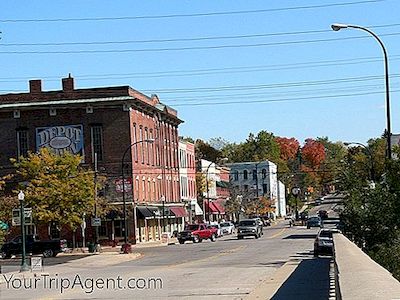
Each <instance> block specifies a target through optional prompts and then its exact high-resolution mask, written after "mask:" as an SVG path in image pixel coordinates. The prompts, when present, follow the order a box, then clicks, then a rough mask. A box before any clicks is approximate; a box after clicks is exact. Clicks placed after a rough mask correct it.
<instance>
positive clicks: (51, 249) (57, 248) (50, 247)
mask: <svg viewBox="0 0 400 300" xmlns="http://www.w3.org/2000/svg"><path fill="white" fill-rule="evenodd" d="M65 248H66V241H65V240H59V239H54V240H47V241H41V240H40V239H39V238H38V237H37V236H36V235H27V236H26V241H25V249H26V253H32V254H42V255H43V257H51V256H53V257H55V256H57V254H58V253H60V252H63V251H64V250H65ZM21 253H22V237H21V236H17V237H15V238H14V239H12V240H11V241H9V242H7V243H5V244H3V246H2V247H1V257H2V258H10V257H11V256H12V255H19V254H21Z"/></svg>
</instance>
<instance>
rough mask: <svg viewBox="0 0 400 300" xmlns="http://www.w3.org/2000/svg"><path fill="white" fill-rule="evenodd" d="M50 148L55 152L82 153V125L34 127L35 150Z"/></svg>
mask: <svg viewBox="0 0 400 300" xmlns="http://www.w3.org/2000/svg"><path fill="white" fill-rule="evenodd" d="M43 147H46V148H50V149H52V150H53V151H54V152H55V153H57V154H62V153H64V152H65V151H69V152H71V153H72V154H79V155H81V156H83V155H84V153H83V126H82V125H64V126H53V127H39V128H36V150H39V149H40V148H43Z"/></svg>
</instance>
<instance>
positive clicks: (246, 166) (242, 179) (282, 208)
mask: <svg viewBox="0 0 400 300" xmlns="http://www.w3.org/2000/svg"><path fill="white" fill-rule="evenodd" d="M227 165H228V166H229V167H230V169H231V172H230V174H231V183H232V185H233V186H234V187H237V188H238V189H239V190H240V191H243V192H251V193H252V195H253V196H254V197H261V196H264V197H266V198H268V199H270V200H272V201H273V203H274V204H273V207H275V213H274V217H276V216H285V215H286V203H285V202H286V201H285V186H284V185H283V183H280V182H279V181H278V176H277V171H278V170H277V166H276V164H274V163H273V162H270V161H268V160H265V161H260V162H241V163H232V164H227ZM279 183H280V184H279ZM280 191H281V192H280Z"/></svg>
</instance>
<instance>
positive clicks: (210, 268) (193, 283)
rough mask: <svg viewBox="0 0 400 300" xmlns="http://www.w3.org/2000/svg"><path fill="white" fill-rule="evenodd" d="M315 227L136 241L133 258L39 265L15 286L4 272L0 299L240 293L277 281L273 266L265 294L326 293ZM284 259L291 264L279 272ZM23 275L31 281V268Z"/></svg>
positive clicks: (212, 296) (244, 294)
mask: <svg viewBox="0 0 400 300" xmlns="http://www.w3.org/2000/svg"><path fill="white" fill-rule="evenodd" d="M317 231H318V230H317V229H314V228H312V229H306V228H305V227H300V226H298V227H297V226H296V227H291V228H289V226H288V222H287V221H285V222H281V223H280V224H278V225H276V226H273V227H268V228H264V235H263V237H262V238H260V239H257V240H256V239H253V238H245V239H244V240H237V239H236V238H235V236H226V237H223V238H221V239H218V240H217V242H215V243H213V242H210V241H203V242H202V243H199V244H193V243H186V244H184V245H172V246H165V247H153V248H143V249H140V252H141V254H142V256H141V257H140V258H139V259H135V260H129V258H127V259H124V260H123V261H121V255H116V256H107V255H104V254H101V255H97V256H91V257H86V258H82V259H77V260H75V261H72V262H69V263H66V264H59V265H54V266H48V267H46V268H45V270H44V271H45V272H46V274H47V275H44V276H47V277H43V275H38V276H37V277H36V278H37V280H38V282H37V285H36V287H35V286H34V284H33V285H32V284H31V286H29V280H28V282H27V283H28V284H25V287H24V283H23V282H22V283H21V287H19V286H18V284H19V281H20V280H19V279H15V277H13V278H12V279H11V278H10V277H8V278H7V280H8V283H7V282H5V283H3V284H1V285H0V288H1V289H0V298H1V299H111V298H112V299H177V298H179V299H245V298H247V297H249V296H251V295H252V294H251V293H254V291H256V290H261V291H263V289H264V287H267V285H268V283H269V281H271V282H273V281H274V280H275V281H277V280H279V278H278V277H277V274H278V273H279V272H280V273H282V274H281V275H282V276H281V277H282V278H283V279H282V282H280V283H279V285H278V286H277V288H276V290H275V291H273V293H272V294H270V296H269V297H267V298H272V299H327V298H328V295H329V276H328V273H329V262H330V258H313V256H312V248H313V240H314V238H315V236H316V233H317ZM60 258H61V257H60ZM56 259H57V258H56ZM290 265H292V266H294V267H292V270H291V271H290V272H289V271H288V272H286V271H284V270H286V269H285V268H286V267H287V266H290ZM277 271H279V272H277ZM285 272H286V273H287V274H285ZM283 275H284V276H283ZM15 276H18V275H17V274H16V275H15ZM27 276H28V277H30V280H31V281H32V277H33V275H32V274H31V275H27ZM50 279H53V282H52V284H50ZM18 280H19V281H18ZM31 283H32V282H31ZM45 283H47V284H46V286H44V284H45ZM73 283H75V285H74V287H73V288H72V284H73ZM50 285H51V286H50ZM67 285H68V286H67ZM264 292H265V291H264ZM261 299H263V298H261ZM264 299H266V298H264Z"/></svg>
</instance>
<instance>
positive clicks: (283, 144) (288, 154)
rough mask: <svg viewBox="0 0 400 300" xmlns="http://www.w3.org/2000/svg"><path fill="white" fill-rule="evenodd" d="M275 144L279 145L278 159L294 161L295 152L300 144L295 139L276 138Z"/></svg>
mask: <svg viewBox="0 0 400 300" xmlns="http://www.w3.org/2000/svg"><path fill="white" fill-rule="evenodd" d="M275 140H276V142H277V143H278V145H279V152H280V158H281V159H283V160H284V161H290V160H294V159H296V154H297V151H298V150H299V148H300V143H299V141H298V140H296V139H295V138H293V137H292V138H285V137H276V138H275Z"/></svg>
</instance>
